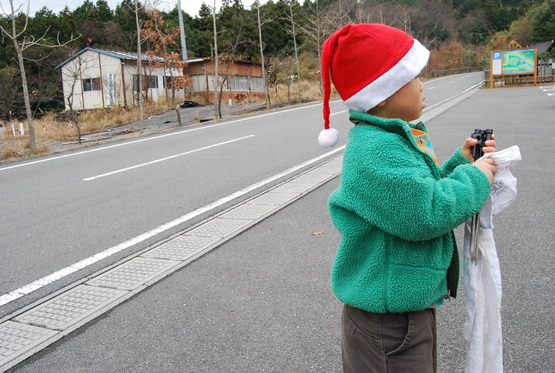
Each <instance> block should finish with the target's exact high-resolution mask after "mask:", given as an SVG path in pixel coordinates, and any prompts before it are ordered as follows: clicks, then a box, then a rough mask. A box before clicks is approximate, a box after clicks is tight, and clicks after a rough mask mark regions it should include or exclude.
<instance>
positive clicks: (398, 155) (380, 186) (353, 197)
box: [330, 134, 490, 241]
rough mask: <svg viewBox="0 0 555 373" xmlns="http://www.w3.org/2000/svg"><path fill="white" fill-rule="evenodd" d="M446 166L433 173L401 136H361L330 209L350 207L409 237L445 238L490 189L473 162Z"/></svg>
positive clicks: (351, 150) (349, 154)
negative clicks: (442, 172) (443, 173)
mask: <svg viewBox="0 0 555 373" xmlns="http://www.w3.org/2000/svg"><path fill="white" fill-rule="evenodd" d="M461 156H462V154H461ZM455 157H456V155H455ZM454 161H456V159H454ZM460 161H461V160H460V159H459V162H460ZM459 162H453V163H452V164H453V165H455V164H456V163H459ZM446 170H448V171H450V172H447V174H448V175H447V176H446V177H442V178H438V177H437V176H434V174H433V173H432V170H430V168H429V167H428V165H427V164H426V163H425V162H423V160H422V156H421V155H420V154H418V151H417V150H416V149H414V148H412V146H411V145H409V143H408V141H407V140H405V139H404V138H400V136H398V135H395V134H390V135H386V136H382V137H380V139H379V141H376V138H371V137H368V138H362V139H358V141H354V143H353V144H352V146H351V147H349V146H348V147H347V148H346V150H345V155H344V165H343V174H342V180H341V185H340V187H339V189H338V190H337V191H336V192H335V193H334V194H332V196H331V197H330V210H331V211H330V212H331V213H332V214H333V212H334V211H333V210H334V208H335V206H337V207H341V208H344V209H347V210H351V211H353V212H354V213H356V214H357V215H359V216H360V217H362V218H363V219H364V220H366V221H367V222H368V223H369V224H371V225H374V226H377V227H378V228H380V229H382V230H384V231H386V232H387V233H389V234H391V235H394V236H397V237H400V238H402V239H405V240H409V241H425V240H429V239H432V238H436V237H439V236H442V235H444V234H446V233H448V232H450V231H451V230H453V229H454V228H456V227H457V226H458V225H460V224H462V223H463V222H464V221H465V220H467V219H468V218H469V217H470V216H472V215H473V214H474V213H476V212H477V211H478V210H480V208H481V206H482V205H483V203H484V202H485V200H486V199H487V197H488V196H489V193H490V184H489V180H488V179H487V177H486V176H485V175H484V174H483V173H482V171H480V170H479V169H478V168H476V167H474V166H472V165H471V164H470V163H467V164H460V165H458V166H457V167H452V166H451V163H448V167H447V168H446Z"/></svg>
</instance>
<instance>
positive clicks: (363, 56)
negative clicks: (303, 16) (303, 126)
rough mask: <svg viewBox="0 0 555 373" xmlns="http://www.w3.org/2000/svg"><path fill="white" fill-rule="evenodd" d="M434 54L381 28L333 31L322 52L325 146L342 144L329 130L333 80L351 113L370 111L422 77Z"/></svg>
mask: <svg viewBox="0 0 555 373" xmlns="http://www.w3.org/2000/svg"><path fill="white" fill-rule="evenodd" d="M429 55H430V52H429V51H428V49H426V48H425V47H424V46H423V45H422V44H420V42H419V41H418V40H415V39H413V38H412V37H411V36H410V35H408V34H407V33H405V32H403V31H401V30H399V29H396V28H394V27H390V26H386V25H382V24H377V23H364V24H353V25H347V26H345V27H343V28H342V29H339V30H338V31H336V32H334V33H333V34H332V35H331V36H330V37H329V38H328V39H327V40H326V41H325V42H324V45H323V47H322V63H321V64H322V66H321V73H322V83H323V87H324V108H323V115H324V130H323V131H322V132H321V133H320V136H319V137H318V141H319V142H320V145H322V146H326V147H329V146H334V145H335V144H336V143H337V141H338V140H339V132H338V131H337V130H336V129H334V128H330V118H329V117H330V107H329V99H330V93H331V87H330V78H331V80H332V81H333V84H334V86H335V89H336V90H337V92H338V93H339V95H340V96H341V98H342V99H343V101H344V102H345V104H346V105H347V107H348V108H349V109H352V110H356V111H362V112H367V111H368V110H370V109H372V108H373V107H375V106H376V105H378V104H379V103H380V102H382V101H384V100H385V99H387V98H388V97H390V96H391V95H393V94H394V93H395V92H397V91H398V90H399V89H401V88H402V87H403V86H404V85H405V84H407V83H408V82H410V81H411V80H412V79H414V78H415V77H416V76H418V74H420V72H421V71H422V69H423V68H424V67H425V66H426V64H427V63H428V57H429Z"/></svg>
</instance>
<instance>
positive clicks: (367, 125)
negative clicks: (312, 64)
mask: <svg viewBox="0 0 555 373" xmlns="http://www.w3.org/2000/svg"><path fill="white" fill-rule="evenodd" d="M428 56H429V51H428V50H427V49H426V48H425V47H424V46H422V44H420V43H419V42H418V41H417V40H414V39H413V38H411V37H410V36H409V35H407V34H406V33H404V32H402V31H400V30H398V29H395V28H392V27H389V26H385V25H381V24H358V25H348V26H346V27H344V28H342V29H340V30H338V31H336V32H335V33H334V34H333V35H332V36H331V37H330V38H329V39H328V40H326V42H325V43H324V46H323V50H322V79H323V84H324V110H323V113H324V120H325V125H324V127H325V130H324V131H322V133H321V134H320V137H319V140H320V143H321V144H322V145H324V146H333V145H335V143H337V140H338V132H337V130H335V129H333V128H330V126H329V114H330V110H329V102H328V101H329V98H330V75H331V79H332V81H333V83H334V85H335V88H336V89H337V91H338V92H339V94H340V95H341V97H342V99H343V100H344V102H345V104H346V105H347V106H348V107H349V109H351V110H350V111H349V113H350V120H351V121H352V122H353V123H354V127H353V128H352V129H351V130H350V131H349V139H348V142H347V146H346V148H345V152H344V160H343V172H342V175H341V184H340V186H339V188H338V189H337V190H335V191H334V192H333V193H332V194H331V196H330V198H329V210H330V215H331V217H332V220H333V222H334V224H335V225H336V227H337V228H338V230H339V232H340V233H341V235H342V238H341V243H340V245H339V248H338V250H337V254H336V257H335V260H334V263H333V266H332V271H331V286H332V289H333V292H334V293H335V295H336V296H337V297H338V298H339V299H340V300H341V301H342V302H343V303H345V305H344V308H343V315H342V355H343V370H344V372H364V373H368V372H390V373H391V372H418V373H427V372H436V359H437V358H436V356H437V355H436V321H435V308H436V307H437V306H439V305H441V303H443V300H444V299H447V298H449V297H455V296H456V291H457V285H458V279H459V256H458V252H457V247H456V242H455V237H454V234H453V229H454V228H456V227H457V226H458V225H460V224H462V223H463V222H464V221H466V220H467V219H468V218H470V217H471V216H472V215H473V214H474V213H476V212H478V211H479V210H480V208H481V206H482V204H483V203H484V202H485V201H486V199H487V197H488V196H489V194H490V189H491V183H492V181H493V174H494V173H495V166H494V164H493V161H492V160H491V159H484V160H479V161H475V160H474V159H473V158H472V155H471V147H472V146H474V145H476V143H477V140H475V139H471V138H468V139H467V140H466V141H465V143H464V145H463V146H462V148H460V149H458V150H457V151H456V152H455V153H454V154H453V156H451V158H450V159H449V160H447V161H446V162H445V163H444V164H443V166H441V167H440V166H438V165H437V161H436V158H435V155H434V151H433V149H432V147H431V143H430V141H429V139H428V135H427V132H426V127H425V126H424V125H423V124H422V123H419V124H412V123H408V121H411V120H415V119H418V118H419V117H420V115H421V114H422V110H423V108H424V107H425V105H424V102H423V101H424V96H423V95H422V91H423V89H424V86H423V84H422V83H421V82H420V80H419V78H418V77H417V76H418V74H419V73H420V71H421V70H422V69H423V68H424V66H425V65H426V63H427V61H428ZM484 151H485V152H493V151H495V141H494V140H490V141H488V142H487V143H486V147H485V148H484ZM472 162H474V163H472Z"/></svg>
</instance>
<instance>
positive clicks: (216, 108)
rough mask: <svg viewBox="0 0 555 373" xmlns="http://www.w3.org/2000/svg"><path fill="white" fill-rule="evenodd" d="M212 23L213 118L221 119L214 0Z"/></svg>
mask: <svg viewBox="0 0 555 373" xmlns="http://www.w3.org/2000/svg"><path fill="white" fill-rule="evenodd" d="M212 21H213V22H212V23H213V27H214V116H215V117H216V118H221V117H222V113H221V112H220V105H219V104H218V103H219V101H220V99H219V97H218V94H219V89H218V87H219V84H220V74H219V71H218V68H219V66H218V64H219V61H218V60H219V57H218V31H217V29H216V0H214V8H212Z"/></svg>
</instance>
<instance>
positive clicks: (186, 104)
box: [179, 101, 200, 108]
mask: <svg viewBox="0 0 555 373" xmlns="http://www.w3.org/2000/svg"><path fill="white" fill-rule="evenodd" d="M179 106H180V107H181V108H187V107H196V106H200V104H199V103H198V102H195V101H183V103H182V104H181V105H179Z"/></svg>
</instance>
